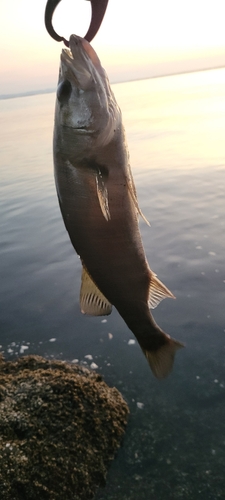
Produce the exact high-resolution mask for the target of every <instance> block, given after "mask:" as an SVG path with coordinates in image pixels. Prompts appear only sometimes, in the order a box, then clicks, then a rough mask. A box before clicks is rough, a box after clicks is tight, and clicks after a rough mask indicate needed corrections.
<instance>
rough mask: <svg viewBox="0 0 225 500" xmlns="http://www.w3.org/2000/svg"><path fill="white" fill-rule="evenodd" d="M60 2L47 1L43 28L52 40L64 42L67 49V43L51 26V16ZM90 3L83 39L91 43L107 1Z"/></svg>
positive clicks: (55, 0)
mask: <svg viewBox="0 0 225 500" xmlns="http://www.w3.org/2000/svg"><path fill="white" fill-rule="evenodd" d="M60 1H61V0H48V1H47V4H46V8H45V26H46V29H47V31H48V33H49V35H50V36H51V37H52V38H54V40H56V41H57V42H62V41H63V42H64V43H65V45H66V46H67V47H69V42H68V40H66V39H65V38H64V37H63V36H59V35H57V33H56V31H55V30H54V28H53V26H52V16H53V13H54V10H55V8H56V7H57V5H58V4H59V2H60ZM89 1H90V2H91V10H92V13H91V22H90V26H89V29H88V31H87V33H86V35H85V37H84V38H85V39H86V40H87V41H88V42H91V40H93V38H94V37H95V35H96V33H97V32H98V30H99V28H100V26H101V23H102V20H103V17H104V15H105V11H106V7H107V4H108V0H89Z"/></svg>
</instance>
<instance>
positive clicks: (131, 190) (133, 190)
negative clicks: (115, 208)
mask: <svg viewBox="0 0 225 500" xmlns="http://www.w3.org/2000/svg"><path fill="white" fill-rule="evenodd" d="M126 179H127V186H128V189H129V193H130V195H131V198H132V200H133V203H134V206H135V208H136V210H137V213H138V214H139V215H140V216H141V217H142V219H143V220H144V221H145V222H146V224H148V226H150V222H148V220H147V219H146V217H145V216H144V214H143V213H142V211H141V209H140V207H139V205H138V200H137V193H136V188H135V184H134V179H133V175H132V172H131V168H130V164H128V175H127V176H126Z"/></svg>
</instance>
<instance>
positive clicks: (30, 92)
mask: <svg viewBox="0 0 225 500" xmlns="http://www.w3.org/2000/svg"><path fill="white" fill-rule="evenodd" d="M224 68H225V66H224V65H221V66H213V67H212V66H210V67H207V68H201V69H190V70H187V71H178V72H177V71H175V72H171V73H164V74H162V75H161V74H157V75H152V76H144V77H141V78H130V79H128V80H118V81H112V82H110V84H111V85H118V84H120V83H130V82H139V81H141V80H152V79H155V78H166V77H170V76H179V75H186V74H189V73H200V72H204V71H213V70H217V69H224ZM55 91H56V87H55V88H54V89H53V88H50V89H43V90H40V89H39V90H27V91H25V92H19V93H17V94H14V93H12V94H0V100H1V101H3V100H6V99H16V98H19V97H31V96H34V95H42V94H52V93H53V92H55Z"/></svg>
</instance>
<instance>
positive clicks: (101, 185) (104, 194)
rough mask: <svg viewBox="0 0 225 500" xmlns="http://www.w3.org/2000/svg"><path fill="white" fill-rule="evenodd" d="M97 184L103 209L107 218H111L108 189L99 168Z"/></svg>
mask: <svg viewBox="0 0 225 500" xmlns="http://www.w3.org/2000/svg"><path fill="white" fill-rule="evenodd" d="M96 186H97V195H98V201H99V205H100V207H101V211H102V213H103V215H104V217H105V219H106V220H107V221H108V220H109V219H111V216H110V211H109V201H108V190H107V187H106V184H105V182H104V178H103V174H102V172H101V170H100V169H98V171H97V173H96Z"/></svg>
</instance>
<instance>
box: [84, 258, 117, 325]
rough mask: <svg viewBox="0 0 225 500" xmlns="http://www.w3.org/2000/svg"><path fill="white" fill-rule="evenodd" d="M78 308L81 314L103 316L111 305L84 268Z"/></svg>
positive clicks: (107, 312) (109, 310)
mask: <svg viewBox="0 0 225 500" xmlns="http://www.w3.org/2000/svg"><path fill="white" fill-rule="evenodd" d="M80 308H81V312H82V313H83V314H90V315H91V316H105V315H108V314H110V313H111V311H112V305H111V304H110V302H109V301H108V300H107V299H106V298H105V296H104V295H103V294H102V292H100V290H99V289H98V287H97V286H96V285H95V283H94V282H93V281H92V279H91V277H90V276H89V274H88V273H87V271H86V269H84V268H83V270H82V277H81V289H80Z"/></svg>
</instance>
